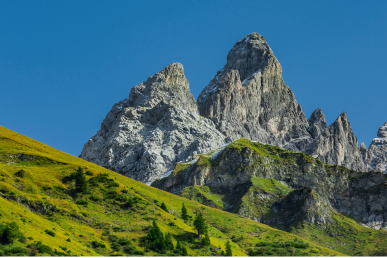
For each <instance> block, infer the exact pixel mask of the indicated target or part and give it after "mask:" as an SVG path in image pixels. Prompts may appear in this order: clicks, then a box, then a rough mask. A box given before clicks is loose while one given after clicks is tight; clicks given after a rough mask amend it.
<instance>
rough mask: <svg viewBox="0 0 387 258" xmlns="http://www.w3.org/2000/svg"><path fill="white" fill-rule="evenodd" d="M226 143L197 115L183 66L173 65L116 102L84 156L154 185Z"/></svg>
mask: <svg viewBox="0 0 387 258" xmlns="http://www.w3.org/2000/svg"><path fill="white" fill-rule="evenodd" d="M224 143H225V136H224V135H222V134H221V133H220V132H219V131H218V130H217V129H216V128H215V125H214V124H213V122H212V121H211V120H209V119H207V118H203V117H200V116H199V115H198V111H197V106H196V102H195V99H194V98H193V96H192V94H191V93H190V91H189V86H188V81H187V79H186V78H185V75H184V71H183V66H182V65H181V64H179V63H174V64H171V65H169V66H167V67H166V68H165V69H163V70H162V71H160V72H159V73H157V74H155V75H153V76H151V77H149V78H148V80H147V81H146V82H143V83H141V84H139V85H137V86H135V87H134V88H132V90H131V92H130V94H129V99H124V100H122V101H120V102H119V103H117V104H115V105H114V106H113V108H112V110H111V111H110V112H109V113H108V114H107V116H106V118H105V119H104V121H103V123H102V125H101V130H99V131H98V132H97V134H96V135H95V136H93V137H92V138H91V139H90V140H89V141H88V142H87V143H86V144H85V145H84V148H83V150H82V154H81V155H80V157H81V158H83V159H85V160H88V161H90V162H93V163H96V164H98V165H100V166H103V167H106V168H108V169H111V170H113V171H116V172H118V173H121V174H124V175H126V176H128V177H130V178H133V179H135V180H138V181H140V182H144V183H148V184H149V183H151V182H152V181H153V180H155V179H156V178H160V177H162V176H163V175H164V174H166V173H167V172H168V171H169V170H171V169H173V167H174V166H175V164H176V163H177V162H179V161H184V160H189V159H192V158H193V156H194V155H196V154H199V153H203V152H207V151H210V150H212V149H214V148H216V147H217V146H219V145H222V144H224Z"/></svg>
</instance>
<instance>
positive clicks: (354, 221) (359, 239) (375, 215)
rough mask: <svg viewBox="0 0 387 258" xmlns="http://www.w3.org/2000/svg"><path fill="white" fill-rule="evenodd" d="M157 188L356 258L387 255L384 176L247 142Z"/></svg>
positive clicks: (182, 169) (183, 169)
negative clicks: (356, 256) (381, 253)
mask: <svg viewBox="0 0 387 258" xmlns="http://www.w3.org/2000/svg"><path fill="white" fill-rule="evenodd" d="M152 185H153V186H155V187H158V188H160V189H163V190H166V191H169V192H172V193H175V194H179V195H181V196H184V197H186V198H190V199H193V200H196V201H198V202H201V203H203V204H206V205H209V206H211V207H216V208H218V209H222V210H227V211H230V212H234V213H237V214H239V215H242V216H245V217H248V218H251V219H253V220H255V221H259V222H262V223H265V224H268V225H270V226H273V227H276V228H278V229H281V230H286V231H289V232H295V233H297V234H299V235H300V236H304V235H307V236H309V237H310V238H309V239H315V240H317V241H319V243H321V245H324V246H326V247H329V248H332V249H334V250H337V251H339V252H342V253H346V254H349V255H359V254H363V255H364V254H373V253H375V252H379V251H382V252H384V251H386V250H387V241H386V240H387V232H386V227H387V213H386V211H385V207H387V175H385V174H383V173H380V172H374V171H372V172H356V171H353V170H349V169H347V168H345V167H342V166H337V165H336V166H333V165H328V164H326V163H323V162H321V161H320V160H318V159H315V158H313V157H311V156H309V155H306V154H304V153H297V152H292V151H288V150H285V149H281V148H279V147H276V146H272V145H265V144H261V143H258V142H253V141H249V140H247V139H243V138H242V139H239V140H237V141H234V142H232V143H231V144H229V145H227V146H224V147H222V148H219V149H218V150H215V151H212V152H210V153H207V154H202V155H199V156H198V157H197V159H196V160H195V162H192V163H190V164H188V163H186V164H184V163H180V164H178V165H176V167H175V169H174V171H173V172H172V173H171V174H170V175H169V176H168V177H166V178H162V179H160V180H157V181H155V182H154V183H153V184H152ZM364 226H365V227H364ZM367 227H369V228H367ZM366 236H367V238H368V241H367V242H363V240H364V238H365V237H366ZM322 239H323V240H322ZM320 241H321V242H320ZM337 241H339V242H337ZM380 243H386V244H380Z"/></svg>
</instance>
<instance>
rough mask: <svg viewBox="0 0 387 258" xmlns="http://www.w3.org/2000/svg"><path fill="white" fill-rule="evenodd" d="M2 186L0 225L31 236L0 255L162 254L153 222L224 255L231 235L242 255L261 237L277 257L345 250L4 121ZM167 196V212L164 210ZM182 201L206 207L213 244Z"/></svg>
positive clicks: (206, 251) (192, 249)
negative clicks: (85, 156) (188, 218)
mask: <svg viewBox="0 0 387 258" xmlns="http://www.w3.org/2000/svg"><path fill="white" fill-rule="evenodd" d="M79 167H81V168H83V170H84V171H87V172H86V180H87V182H88V189H89V191H85V192H77V188H76V187H77V184H76V183H75V182H77V179H75V182H74V180H73V179H74V175H75V174H74V173H75V172H76V171H77V170H78V168H79ZM0 189H1V191H0V192H1V195H0V197H1V198H0V207H1V209H0V221H1V224H7V223H10V222H16V224H17V225H18V226H19V228H20V231H21V233H22V234H23V235H24V236H25V237H24V238H23V237H22V236H19V237H18V240H17V241H15V242H14V244H10V245H0V252H1V253H0V255H1V254H2V255H4V254H5V255H23V254H24V255H27V254H28V255H34V254H38V255H56V256H58V255H87V256H94V255H105V256H108V255H124V254H127V255H133V254H135V255H148V256H149V255H154V254H158V255H160V254H162V253H159V252H156V251H154V250H152V249H151V248H149V247H147V244H145V242H144V241H142V239H144V237H145V236H146V235H147V234H148V232H149V230H150V226H151V224H152V221H153V220H155V221H156V222H157V223H158V225H159V227H160V229H161V231H162V232H163V233H164V234H166V233H171V234H172V236H173V240H172V241H173V243H174V244H175V245H176V243H177V242H176V240H179V241H181V243H182V244H183V245H185V246H186V247H187V251H188V254H189V255H206V256H209V255H217V254H219V253H220V250H219V247H221V248H223V249H224V248H225V244H226V242H227V241H228V240H232V244H231V245H232V250H233V253H234V255H239V256H241V255H242V256H243V255H246V254H247V252H249V251H250V252H255V251H254V250H255V249H257V248H258V247H256V244H257V243H260V244H258V245H266V244H267V243H266V242H267V241H271V242H273V241H274V242H275V243H277V244H276V245H277V247H273V248H272V249H270V250H271V254H272V255H276V254H281V253H280V252H283V253H284V254H287V250H288V249H286V248H287V247H286V246H289V248H291V247H292V246H295V247H296V248H295V249H294V247H292V248H293V249H291V250H293V251H294V252H293V254H295V255H296V254H298V255H312V254H313V255H342V254H340V253H337V252H335V251H331V250H329V249H327V248H324V247H320V246H317V245H315V244H314V243H313V242H311V241H304V240H302V238H298V240H297V241H295V238H296V237H295V236H294V235H292V234H289V233H286V232H283V231H280V230H277V229H273V228H270V227H269V226H266V225H263V224H260V223H257V222H254V221H252V220H250V219H247V218H242V217H240V216H239V215H237V214H231V213H227V212H224V211H221V210H218V209H214V208H209V207H206V206H204V205H201V204H199V203H197V202H195V201H191V200H187V199H185V198H182V197H179V196H176V195H173V194H170V193H166V192H164V191H161V190H158V189H155V188H153V187H149V186H147V185H144V184H142V183H139V182H137V181H134V180H132V179H130V178H127V177H125V176H122V175H120V174H117V173H115V172H112V171H109V170H107V169H105V168H102V167H100V166H97V165H95V164H93V163H90V162H86V161H84V160H82V159H79V158H76V157H73V156H71V155H69V154H66V153H63V152H60V151H58V150H55V149H53V148H51V147H49V146H47V145H45V144H42V143H39V142H37V141H34V140H32V139H30V138H28V137H25V136H22V135H20V134H17V133H15V132H12V131H10V130H8V129H6V128H4V127H0ZM129 200H131V202H132V203H131V204H130V203H129V202H130V201H129ZM162 202H164V203H165V204H166V205H167V207H168V212H166V211H164V210H163V209H161V208H160V204H161V203H162ZM183 203H184V204H185V206H186V207H187V208H188V211H189V214H191V215H193V212H194V211H201V212H202V214H203V215H204V217H205V219H206V220H207V221H208V224H209V225H210V227H209V234H210V241H211V245H204V246H203V245H202V244H201V243H200V241H199V240H197V239H196V238H195V239H194V241H193V242H191V240H190V239H191V237H193V236H194V232H195V231H194V229H193V228H192V227H191V226H190V225H188V224H186V223H184V222H183V221H182V219H181V218H180V210H181V207H182V204H183ZM189 224H190V223H189ZM39 241H40V242H39ZM282 243H283V244H282ZM278 246H283V248H282V247H278ZM250 249H253V250H250ZM258 249H259V248H258ZM259 250H261V249H259ZM259 250H258V251H259ZM265 250H266V249H265ZM273 250H274V251H276V252H277V253H275V252H274V253H273ZM289 250H290V249H289ZM167 254H168V255H173V254H174V253H173V252H168V253H167ZM268 254H269V255H270V253H268Z"/></svg>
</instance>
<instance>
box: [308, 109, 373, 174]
mask: <svg viewBox="0 0 387 258" xmlns="http://www.w3.org/2000/svg"><path fill="white" fill-rule="evenodd" d="M308 131H309V133H310V134H311V136H312V137H313V141H312V142H311V143H310V145H309V146H308V147H307V148H306V149H305V150H304V152H305V153H307V154H309V155H311V156H313V157H315V158H318V159H319V160H321V161H323V162H325V163H328V164H332V165H333V164H337V165H342V166H346V167H348V168H350V169H353V170H357V171H368V170H367V168H366V165H365V164H364V161H363V159H362V155H361V152H360V148H359V147H358V142H357V138H356V136H355V134H354V133H353V131H352V128H351V124H350V123H349V122H348V118H347V116H346V114H345V113H344V112H343V113H341V115H340V116H339V117H338V118H337V119H336V120H335V121H334V122H333V123H332V124H331V125H330V126H329V127H328V126H327V124H326V122H325V116H324V114H323V113H322V112H321V109H316V110H315V111H314V112H313V114H312V116H311V118H310V119H309V129H308Z"/></svg>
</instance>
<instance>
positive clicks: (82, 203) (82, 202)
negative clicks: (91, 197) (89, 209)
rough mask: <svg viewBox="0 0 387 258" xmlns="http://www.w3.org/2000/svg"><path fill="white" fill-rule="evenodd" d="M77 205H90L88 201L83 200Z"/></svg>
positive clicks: (78, 201) (77, 202)
mask: <svg viewBox="0 0 387 258" xmlns="http://www.w3.org/2000/svg"><path fill="white" fill-rule="evenodd" d="M75 203H76V204H78V205H83V206H87V205H88V204H89V202H88V201H86V200H82V199H81V200H77V201H76V202H75Z"/></svg>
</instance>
